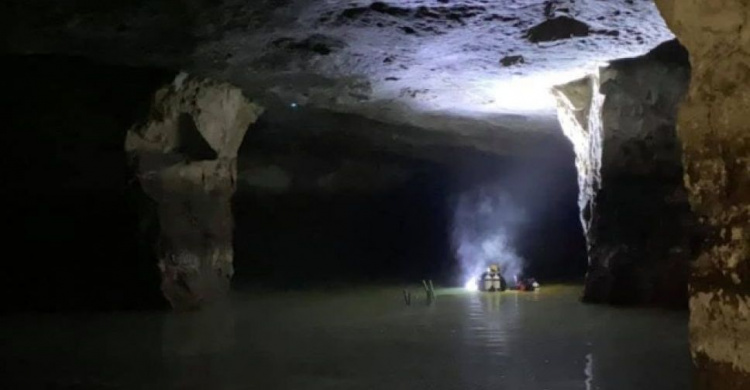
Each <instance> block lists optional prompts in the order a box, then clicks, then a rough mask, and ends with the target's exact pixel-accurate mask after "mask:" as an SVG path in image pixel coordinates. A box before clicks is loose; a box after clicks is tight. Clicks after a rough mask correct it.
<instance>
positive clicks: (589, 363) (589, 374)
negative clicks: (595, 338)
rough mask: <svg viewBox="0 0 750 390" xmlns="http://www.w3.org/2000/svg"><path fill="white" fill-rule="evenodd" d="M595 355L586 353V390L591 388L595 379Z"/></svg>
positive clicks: (584, 371)
mask: <svg viewBox="0 0 750 390" xmlns="http://www.w3.org/2000/svg"><path fill="white" fill-rule="evenodd" d="M593 366H594V355H592V354H590V353H589V354H586V369H585V370H583V373H584V374H585V375H586V380H585V381H584V382H583V383H584V384H585V385H586V390H591V389H592V388H591V383H592V382H593V381H594V370H593V368H592V367H593Z"/></svg>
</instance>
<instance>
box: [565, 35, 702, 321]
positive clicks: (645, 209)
mask: <svg viewBox="0 0 750 390" xmlns="http://www.w3.org/2000/svg"><path fill="white" fill-rule="evenodd" d="M689 74H690V66H689V63H688V59H687V53H686V52H685V50H684V48H683V47H682V46H681V45H680V44H679V43H678V42H677V41H669V42H666V43H664V44H662V45H660V46H658V47H657V48H655V49H654V50H653V51H651V52H650V53H648V54H647V55H645V56H643V57H638V58H632V59H622V60H617V61H613V62H611V63H610V64H609V65H608V66H606V67H603V68H601V69H599V71H598V73H597V74H595V75H592V76H590V77H587V78H585V79H583V80H577V81H574V82H572V83H570V84H568V85H564V86H560V87H558V88H556V95H557V97H558V101H559V113H560V115H559V116H560V119H561V123H562V124H563V128H564V129H565V132H566V135H567V136H568V137H569V138H570V139H571V141H572V142H573V144H574V147H575V149H576V155H577V167H578V171H579V186H580V198H579V206H580V208H581V219H582V222H583V225H584V228H585V233H586V239H587V245H588V252H589V267H588V271H587V275H586V284H585V289H584V293H583V300H584V301H587V302H598V303H613V304H656V305H661V306H670V307H680V306H684V305H685V304H686V302H687V295H686V291H687V275H688V262H689V259H690V258H691V257H692V255H691V251H692V238H693V237H694V235H695V234H694V232H695V231H696V229H695V218H694V217H693V214H692V213H691V211H690V207H689V204H688V201H687V195H686V193H685V191H684V188H683V185H682V175H683V173H682V161H681V147H680V143H679V141H678V139H677V135H676V132H675V122H676V112H677V107H678V104H679V102H680V100H681V99H682V97H683V96H684V93H685V91H686V89H687V84H688V78H689Z"/></svg>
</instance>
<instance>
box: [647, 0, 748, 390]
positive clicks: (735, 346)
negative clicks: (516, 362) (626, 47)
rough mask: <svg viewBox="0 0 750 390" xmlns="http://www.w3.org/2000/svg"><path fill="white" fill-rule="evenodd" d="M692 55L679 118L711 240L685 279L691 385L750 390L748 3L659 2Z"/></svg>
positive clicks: (690, 187) (688, 180)
mask: <svg viewBox="0 0 750 390" xmlns="http://www.w3.org/2000/svg"><path fill="white" fill-rule="evenodd" d="M656 3H657V5H658V7H659V9H660V11H661V13H662V15H663V16H664V18H665V20H666V21H667V24H668V25H669V26H670V28H671V29H672V31H673V32H674V33H675V34H676V36H677V37H678V38H679V39H680V41H681V42H682V43H683V44H684V45H685V47H686V48H687V49H688V51H689V52H690V62H691V64H692V68H693V71H692V78H691V82H690V89H689V92H688V94H687V98H686V100H685V102H684V103H683V104H682V106H681V108H680V111H679V116H678V126H677V130H678V136H679V138H680V140H681V141H682V146H683V159H684V165H685V177H684V179H685V186H686V188H687V191H688V194H689V199H690V204H691V205H692V208H693V210H694V211H695V213H696V214H697V215H698V216H699V218H700V220H701V222H702V223H703V225H704V226H705V227H706V228H707V229H708V230H709V235H708V239H707V240H706V241H705V242H704V243H703V245H702V246H701V248H700V251H699V253H697V255H696V256H695V257H696V259H695V262H694V264H693V267H692V275H691V279H690V289H689V295H690V342H691V351H692V355H693V360H694V362H695V364H696V366H697V370H696V387H695V388H696V389H748V388H750V88H749V87H750V22H748V17H750V4H748V3H747V2H746V1H740V0H725V1H715V2H714V1H711V2H709V1H674V0H657V1H656Z"/></svg>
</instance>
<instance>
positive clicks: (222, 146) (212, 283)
mask: <svg viewBox="0 0 750 390" xmlns="http://www.w3.org/2000/svg"><path fill="white" fill-rule="evenodd" d="M260 113H261V109H260V108H259V107H258V106H256V105H254V104H253V103H251V102H250V101H248V99H247V98H245V97H244V96H243V94H242V92H241V91H240V90H239V89H237V88H234V87H232V86H230V85H228V84H220V83H217V82H214V81H211V80H203V79H198V78H192V77H189V76H188V75H186V74H184V73H183V74H180V75H178V76H177V78H176V79H175V80H174V82H173V83H172V84H170V85H168V86H165V87H163V88H161V89H160V90H159V91H157V92H156V94H155V97H154V102H153V106H152V109H151V114H150V116H149V118H148V120H147V121H145V122H144V123H142V124H138V125H136V126H134V127H133V128H131V129H130V130H129V131H128V134H127V137H126V141H125V149H126V151H127V152H128V153H129V154H130V155H131V156H132V157H133V161H134V164H135V166H136V168H137V169H136V170H137V172H138V179H139V181H140V183H141V186H142V188H143V190H144V191H145V192H146V193H147V194H148V195H149V196H150V197H151V198H152V199H154V200H155V201H156V203H157V205H158V207H157V209H158V211H157V213H158V219H159V225H160V227H161V232H160V237H159V248H158V252H159V253H158V256H159V268H160V269H161V273H162V291H163V292H164V295H165V297H166V298H167V299H168V300H169V302H170V303H171V304H172V306H173V307H174V308H177V309H191V308H197V307H200V306H201V305H202V304H204V303H206V302H209V301H211V300H214V299H215V298H216V297H219V296H221V295H222V294H223V293H224V292H226V290H227V289H228V288H229V282H230V278H231V277H232V274H233V268H232V258H233V249H232V230H233V222H232V210H231V197H232V194H233V193H234V191H235V183H236V175H237V164H236V159H237V150H238V149H239V147H240V144H241V143H242V138H243V136H244V134H245V132H246V130H247V128H248V126H249V125H250V124H251V123H252V122H254V121H255V120H256V119H257V117H258V116H259V115H260Z"/></svg>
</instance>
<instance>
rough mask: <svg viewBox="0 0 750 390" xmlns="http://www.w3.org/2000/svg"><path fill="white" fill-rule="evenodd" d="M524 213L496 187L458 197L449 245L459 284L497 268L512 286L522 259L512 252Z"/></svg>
mask: <svg viewBox="0 0 750 390" xmlns="http://www.w3.org/2000/svg"><path fill="white" fill-rule="evenodd" d="M527 218H528V217H527V213H526V211H525V210H524V209H522V208H519V207H518V206H517V204H516V203H515V202H514V201H513V199H512V197H511V196H510V195H509V194H508V193H507V192H506V191H503V190H502V188H501V187H500V186H499V185H496V184H491V185H483V186H480V187H478V188H475V189H472V190H470V191H467V192H464V193H462V194H461V195H460V196H459V197H458V199H457V201H456V204H455V212H454V216H453V226H452V244H453V250H454V251H455V253H456V258H457V259H458V261H459V267H460V270H461V276H462V278H463V281H466V280H469V279H470V278H472V277H475V276H478V275H479V274H481V273H482V272H483V271H484V269H486V268H487V267H488V266H489V265H490V264H492V263H497V264H499V265H500V268H501V272H502V274H503V277H504V278H505V280H506V281H508V283H510V284H513V283H514V280H515V279H514V277H515V276H516V275H518V274H520V273H522V272H523V268H524V259H523V258H522V257H521V256H520V255H519V254H518V252H517V251H516V249H515V248H514V245H513V244H514V242H515V240H516V237H517V235H518V234H520V231H521V226H522V225H523V224H524V223H526V222H527Z"/></svg>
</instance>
